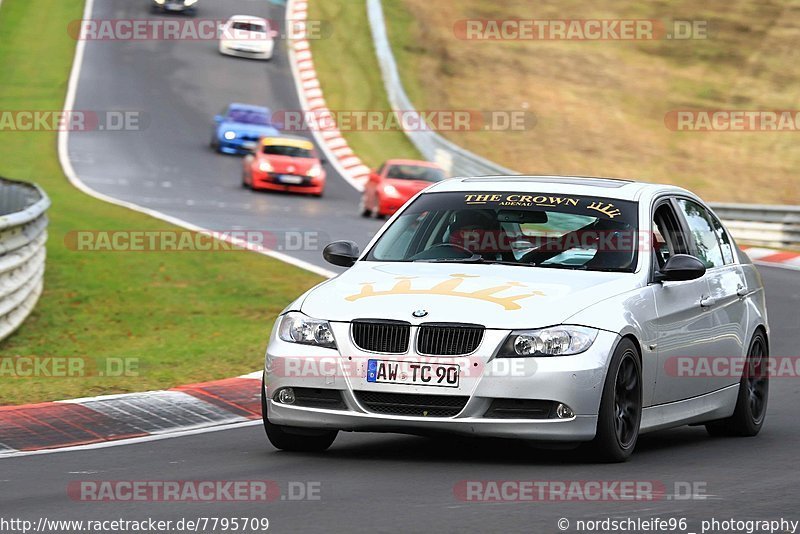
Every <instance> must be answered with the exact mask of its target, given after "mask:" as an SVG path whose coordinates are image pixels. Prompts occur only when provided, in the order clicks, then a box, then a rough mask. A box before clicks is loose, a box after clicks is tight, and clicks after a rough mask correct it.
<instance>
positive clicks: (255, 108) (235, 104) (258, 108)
mask: <svg viewBox="0 0 800 534" xmlns="http://www.w3.org/2000/svg"><path fill="white" fill-rule="evenodd" d="M228 109H229V110H231V109H235V110H242V111H263V112H265V113H269V108H268V107H265V106H254V105H253V104H242V103H240V102H233V103H231V104H230V105H229V106H228Z"/></svg>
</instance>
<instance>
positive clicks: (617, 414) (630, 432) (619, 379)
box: [590, 339, 642, 462]
mask: <svg viewBox="0 0 800 534" xmlns="http://www.w3.org/2000/svg"><path fill="white" fill-rule="evenodd" d="M641 420H642V364H641V362H640V361H639V352H638V351H637V349H636V345H634V343H633V342H632V341H631V340H630V339H623V340H622V341H620V343H619V345H617V348H616V349H615V350H614V355H613V356H612V357H611V363H610V364H609V366H608V373H607V374H606V380H605V385H604V386H603V397H602V399H601V400H600V412H599V414H598V418H597V435H596V436H595V438H594V441H592V442H591V444H590V447H591V452H592V454H593V455H594V456H595V457H596V458H597V459H598V460H600V461H604V462H624V461H625V460H627V459H628V458H630V456H631V454H633V449H634V448H635V447H636V441H637V440H638V438H639V423H640V422H641Z"/></svg>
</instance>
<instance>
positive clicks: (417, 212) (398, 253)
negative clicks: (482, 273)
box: [366, 192, 638, 272]
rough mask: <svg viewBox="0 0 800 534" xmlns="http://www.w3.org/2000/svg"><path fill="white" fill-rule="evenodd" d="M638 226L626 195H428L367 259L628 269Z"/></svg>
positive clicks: (396, 222)
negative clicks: (603, 196) (618, 196)
mask: <svg viewBox="0 0 800 534" xmlns="http://www.w3.org/2000/svg"><path fill="white" fill-rule="evenodd" d="M637 225H638V214H637V204H636V203H635V202H630V201H624V200H617V199H609V198H601V197H585V196H579V195H569V194H563V195H562V194H551V193H514V192H497V193H492V192H488V193H487V192H457V193H452V192H451V193H426V194H423V195H421V196H420V197H418V198H417V199H416V200H415V201H414V202H413V203H412V204H411V205H410V206H408V207H407V208H406V209H405V210H404V211H403V212H402V213H401V214H400V215H399V216H398V217H397V219H395V220H394V221H393V222H392V224H391V225H390V226H389V228H388V229H387V230H386V232H384V234H383V235H382V236H381V237H380V239H379V240H378V241H377V242H376V243H375V245H374V246H373V247H372V249H371V250H370V251H369V253H368V255H367V257H366V259H367V260H374V261H396V262H412V261H429V262H452V263H502V264H509V265H518V266H524V267H541V268H563V269H576V270H577V269H580V270H594V271H619V272H632V271H633V270H634V269H635V267H636V259H637V250H638V239H637V236H638V232H637V228H638V227H637Z"/></svg>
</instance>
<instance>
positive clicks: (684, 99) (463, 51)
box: [309, 0, 800, 204]
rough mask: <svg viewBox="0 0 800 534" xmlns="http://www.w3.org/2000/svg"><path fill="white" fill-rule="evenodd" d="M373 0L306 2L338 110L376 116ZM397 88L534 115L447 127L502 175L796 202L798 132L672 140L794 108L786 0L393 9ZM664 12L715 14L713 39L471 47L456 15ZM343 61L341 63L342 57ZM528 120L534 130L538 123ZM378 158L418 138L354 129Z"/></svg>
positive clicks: (435, 105) (429, 101)
mask: <svg viewBox="0 0 800 534" xmlns="http://www.w3.org/2000/svg"><path fill="white" fill-rule="evenodd" d="M364 4H365V3H364V1H363V0H312V1H311V2H310V3H309V9H310V17H311V18H312V19H315V18H321V19H323V20H330V21H331V23H332V25H333V27H334V33H333V36H332V38H331V39H324V40H320V41H317V42H315V43H312V49H313V53H314V60H315V61H314V62H315V65H316V67H317V69H318V72H319V77H320V81H321V83H322V86H323V90H324V92H325V98H326V99H327V100H328V103H329V105H330V107H331V108H338V107H345V108H358V109H364V108H367V109H382V106H385V105H386V104H385V96H384V91H383V82H382V80H381V78H380V73H379V70H378V66H377V60H376V58H375V54H374V50H373V48H372V45H371V37H370V33H369V25H368V23H367V18H366V8H365V5H364ZM382 4H383V9H384V15H385V18H386V22H387V29H388V33H389V39H390V42H391V45H392V48H393V51H394V55H395V59H396V61H397V63H398V68H399V69H400V75H401V78H402V80H403V85H404V87H405V89H406V92H407V93H408V95H409V97H410V98H411V100H412V102H414V104H415V106H416V107H417V109H436V110H446V109H455V110H465V109H469V110H483V111H492V110H498V111H514V110H525V111H526V112H527V113H529V114H533V115H534V116H535V117H536V120H535V125H534V126H533V127H526V128H525V129H523V130H521V131H520V130H506V131H483V130H477V131H469V132H448V131H445V132H442V134H443V135H444V136H445V137H447V138H448V139H450V140H451V141H453V142H455V143H457V144H459V145H461V146H464V147H465V148H467V149H469V150H472V151H474V152H476V153H477V154H480V155H482V156H484V157H486V158H488V159H490V160H493V161H496V162H498V163H500V164H502V165H503V166H505V167H508V168H511V169H516V170H518V171H520V172H529V173H542V174H575V175H595V176H597V175H600V176H617V177H624V178H633V179H637V180H643V181H654V182H663V183H671V184H676V185H680V186H683V187H687V188H690V189H692V190H693V191H695V192H696V193H698V194H700V195H701V196H703V197H704V198H706V199H707V200H709V201H728V202H745V203H774V204H798V203H800V181H798V178H797V173H796V169H797V167H798V165H800V145H798V144H797V142H796V136H797V133H796V132H784V133H776V132H721V133H699V132H674V131H672V130H669V129H668V128H667V127H666V126H665V122H664V118H665V115H666V114H667V113H668V112H670V111H672V110H676V109H687V108H690V109H701V110H712V109H725V110H796V109H797V106H798V104H797V103H798V102H800V89H799V88H800V85H798V84H797V83H796V82H797V81H798V80H800V66H798V63H797V61H795V57H794V56H795V48H796V46H795V43H796V42H797V40H798V39H800V11H798V10H797V9H793V4H792V3H791V2H789V1H788V0H774V1H770V2H767V3H763V4H754V3H752V2H750V3H748V2H734V3H730V2H725V1H724V0H710V2H709V3H705V4H698V3H696V2H690V1H688V0H676V1H675V2H672V3H670V2H666V3H664V2H661V3H649V4H648V3H641V2H638V3H637V2H633V1H630V0H628V1H623V2H613V1H611V0H598V1H597V2H594V3H591V4H588V3H586V2H563V1H558V0H542V1H540V2H536V3H535V4H532V3H531V2H529V1H527V0H507V1H504V2H489V1H487V0H459V1H458V2H453V1H447V0H442V1H435V2H434V1H431V0H383V2H382ZM475 18H477V19H482V18H483V19H644V18H648V19H657V20H660V21H664V23H665V24H666V26H667V27H669V24H670V21H672V20H675V19H678V20H697V21H701V22H702V21H706V22H707V24H708V28H709V36H708V38H707V39H693V40H656V41H630V42H623V41H605V42H569V41H567V42H565V41H506V42H503V41H467V40H463V39H459V38H456V36H455V35H454V33H453V26H454V23H455V22H456V21H458V20H462V19H475ZM342 58H346V61H344V60H343V59H342ZM533 122H534V121H531V122H530V123H529V124H533ZM347 137H348V140H349V141H350V143H351V146H352V147H353V149H354V150H355V151H356V153H357V154H358V155H359V156H360V157H361V158H363V159H365V160H366V161H369V162H371V163H373V164H374V163H376V162H378V161H380V160H381V159H384V158H386V157H389V156H391V155H394V154H395V153H397V155H402V151H403V149H404V147H407V146H408V141H407V140H406V139H403V138H402V137H400V136H398V134H391V135H390V134H383V133H380V134H379V133H366V134H348V135H347Z"/></svg>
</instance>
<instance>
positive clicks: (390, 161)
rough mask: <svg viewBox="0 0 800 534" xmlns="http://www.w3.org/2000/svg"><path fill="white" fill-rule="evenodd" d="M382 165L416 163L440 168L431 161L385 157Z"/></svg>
mask: <svg viewBox="0 0 800 534" xmlns="http://www.w3.org/2000/svg"><path fill="white" fill-rule="evenodd" d="M383 164H384V165H418V166H420V167H434V168H436V169H440V168H441V167H440V166H439V165H438V164H436V163H434V162H432V161H425V160H419V159H387V160H386V161H384V162H383Z"/></svg>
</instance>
